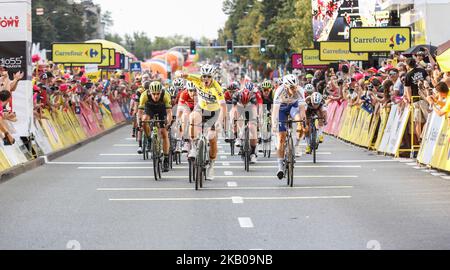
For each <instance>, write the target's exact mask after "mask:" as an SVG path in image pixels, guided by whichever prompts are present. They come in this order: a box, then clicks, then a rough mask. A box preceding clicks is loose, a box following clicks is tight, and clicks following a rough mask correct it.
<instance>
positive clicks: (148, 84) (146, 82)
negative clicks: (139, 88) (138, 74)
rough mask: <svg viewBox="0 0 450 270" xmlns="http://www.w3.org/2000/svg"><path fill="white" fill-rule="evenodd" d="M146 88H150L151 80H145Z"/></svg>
mask: <svg viewBox="0 0 450 270" xmlns="http://www.w3.org/2000/svg"><path fill="white" fill-rule="evenodd" d="M144 89H145V90H148V89H150V81H145V82H144Z"/></svg>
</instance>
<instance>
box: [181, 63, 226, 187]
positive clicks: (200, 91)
mask: <svg viewBox="0 0 450 270" xmlns="http://www.w3.org/2000/svg"><path fill="white" fill-rule="evenodd" d="M214 74H215V68H214V66H212V65H209V64H205V65H203V66H202V67H201V68H200V75H192V74H183V73H182V74H181V76H182V77H183V78H185V79H186V80H188V81H191V82H192V83H193V84H194V85H195V87H196V88H197V98H198V102H197V103H196V105H195V107H194V110H193V111H192V112H191V114H190V116H189V122H190V125H191V128H190V129H189V135H190V138H191V146H192V148H191V150H190V151H189V154H188V157H195V156H196V149H195V144H194V143H193V141H192V140H193V139H195V138H197V137H198V134H199V132H200V131H201V124H202V114H203V116H204V121H205V122H204V123H205V130H207V136H206V137H207V138H208V140H209V146H210V148H209V158H210V165H209V167H208V168H207V170H206V179H208V180H213V179H214V163H215V160H216V158H217V134H219V133H220V126H221V123H223V120H225V119H224V118H226V115H227V107H226V103H225V98H224V93H223V90H222V87H221V86H220V84H219V83H218V82H217V81H215V80H214V79H213V76H214Z"/></svg>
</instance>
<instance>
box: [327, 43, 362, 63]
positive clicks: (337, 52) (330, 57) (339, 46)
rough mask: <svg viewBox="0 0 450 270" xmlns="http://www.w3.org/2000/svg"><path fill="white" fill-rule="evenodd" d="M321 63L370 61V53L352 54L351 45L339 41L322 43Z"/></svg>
mask: <svg viewBox="0 0 450 270" xmlns="http://www.w3.org/2000/svg"><path fill="white" fill-rule="evenodd" d="M319 51H320V55H319V58H320V60H321V61H339V60H347V61H368V60H369V54H368V53H352V52H350V44H349V43H348V42H339V41H322V42H320V50H319Z"/></svg>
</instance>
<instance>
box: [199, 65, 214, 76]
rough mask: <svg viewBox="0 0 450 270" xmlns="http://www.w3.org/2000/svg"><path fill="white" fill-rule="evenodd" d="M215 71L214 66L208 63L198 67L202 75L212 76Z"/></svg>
mask: <svg viewBox="0 0 450 270" xmlns="http://www.w3.org/2000/svg"><path fill="white" fill-rule="evenodd" d="M214 71H215V68H214V66H212V65H209V64H205V65H203V66H202V67H201V68H200V74H201V75H202V76H203V75H211V76H213V74H214Z"/></svg>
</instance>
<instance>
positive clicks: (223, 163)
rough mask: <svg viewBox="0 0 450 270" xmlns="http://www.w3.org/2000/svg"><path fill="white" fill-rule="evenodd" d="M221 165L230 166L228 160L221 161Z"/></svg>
mask: <svg viewBox="0 0 450 270" xmlns="http://www.w3.org/2000/svg"><path fill="white" fill-rule="evenodd" d="M222 165H223V166H230V162H222Z"/></svg>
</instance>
